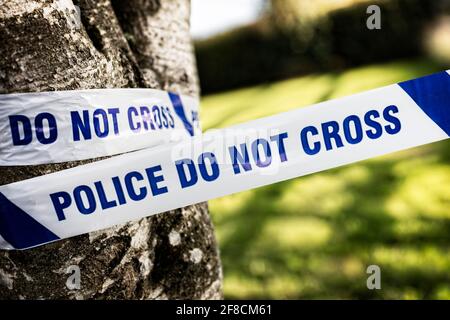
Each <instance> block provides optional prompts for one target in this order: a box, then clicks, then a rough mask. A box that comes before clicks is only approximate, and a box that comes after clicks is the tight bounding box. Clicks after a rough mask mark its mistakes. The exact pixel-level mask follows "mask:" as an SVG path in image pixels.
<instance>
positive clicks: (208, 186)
mask: <svg viewBox="0 0 450 320" xmlns="http://www.w3.org/2000/svg"><path fill="white" fill-rule="evenodd" d="M449 135H450V72H449V71H447V72H440V73H437V74H433V75H431V76H427V77H423V78H419V79H416V80H411V81H406V82H402V83H399V84H395V85H390V86H387V87H383V88H379V89H376V90H371V91H367V92H363V93H360V94H356V95H352V96H349V97H345V98H341V99H336V100H331V101H327V102H323V103H319V104H317V105H314V106H310V107H306V108H301V109H298V110H294V111H290V112H286V113H281V114H278V115H275V116H271V117H267V118H262V119H259V120H255V121H250V122H248V123H245V124H241V125H237V126H234V127H231V128H228V129H222V130H214V131H211V132H207V133H205V134H204V135H202V136H197V137H193V138H191V139H188V140H185V141H182V142H177V143H168V144H164V145H160V146H158V147H154V148H151V149H143V150H139V151H135V152H132V153H128V154H123V155H119V156H116V157H113V158H109V159H106V160H102V161H98V162H94V163H91V164H87V165H83V166H79V167H75V168H72V169H68V170H63V171H60V172H56V173H52V174H48V175H45V176H41V177H36V178H33V179H29V180H24V181H20V182H16V183H11V184H8V185H4V186H0V248H3V249H13V248H15V249H25V248H30V247H35V246H38V245H42V244H45V243H48V242H52V241H56V240H59V239H63V238H68V237H72V236H75V235H79V234H83V233H87V232H91V231H95V230H100V229H103V228H107V227H110V226H113V225H116V224H120V223H125V222H128V221H132V220H136V219H139V218H142V217H146V216H150V215H153V214H157V213H161V212H166V211H169V210H172V209H176V208H180V207H184V206H187V205H191V204H194V203H198V202H202V201H206V200H209V199H212V198H215V197H219V196H224V195H227V194H231V193H236V192H239V191H243V190H247V189H250V188H255V187H259V186H264V185H268V184H272V183H275V182H278V181H282V180H286V179H291V178H295V177H299V176H303V175H306V174H310V173H314V172H318V171H322V170H326V169H329V168H334V167H337V166H341V165H344V164H348V163H352V162H355V161H359V160H363V159H368V158H371V157H375V156H378V155H382V154H386V153H390V152H394V151H398V150H402V149H407V148H410V147H414V146H419V145H423V144H427V143H431V142H434V141H439V140H443V139H447V138H448V137H449Z"/></svg>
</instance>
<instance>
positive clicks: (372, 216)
mask: <svg viewBox="0 0 450 320" xmlns="http://www.w3.org/2000/svg"><path fill="white" fill-rule="evenodd" d="M438 70H439V66H437V65H435V64H433V63H431V62H428V61H426V60H412V61H400V62H394V63H389V64H383V65H374V66H367V67H362V68H357V69H352V70H349V71H346V72H343V73H326V74H318V75H311V76H306V77H301V78H297V79H291V80H286V81H282V82H277V83H273V84H269V85H261V86H257V87H253V88H246V89H241V90H237V91H232V92H226V93H221V94H216V95H213V96H208V97H205V98H204V99H203V101H202V113H201V115H202V121H203V125H204V128H205V129H208V128H212V127H226V126H228V125H232V124H236V123H239V122H244V121H247V120H251V119H255V118H259V117H263V116H268V115H271V114H275V113H278V112H282V111H286V110H289V109H293V108H296V107H302V106H306V105H309V104H312V103H317V102H320V101H323V100H328V99H332V98H336V97H340V96H343V95H348V94H352V93H355V92H359V91H363V90H367V89H371V88H375V87H379V86H382V85H387V84H391V83H395V82H398V81H402V80H407V79H411V78H415V77H419V76H422V75H425V74H429V73H432V72H435V71H438ZM449 147H450V143H449V141H448V140H447V141H444V142H438V143H434V144H430V145H426V146H422V147H419V148H414V149H410V150H407V151H403V152H398V153H395V154H391V155H387V156H383V157H378V158H374V159H370V160H367V161H363V162H359V163H356V164H352V165H347V166H344V167H340V168H337V169H333V170H329V171H325V172H322V173H317V174H313V175H310V176H306V177H302V178H298V179H294V180H290V181H286V182H281V183H277V184H273V185H270V186H267V187H262V188H258V189H254V190H250V191H246V192H241V193H238V194H235V195H231V196H227V197H223V198H219V199H215V200H212V201H210V211H211V214H212V217H213V220H214V223H215V226H216V231H217V237H218V241H219V247H220V250H221V256H222V262H223V268H224V291H225V296H226V298H237V299H242V298H278V299H279V298H288V299H291V298H308V299H309V298H313V299H314V298H338V299H341V298H344V299H345V298H377V299H379V298H382V299H387V298H395V299H421V298H439V299H450V161H449V160H450V148H449ZM371 264H376V265H378V266H380V268H381V285H382V289H381V290H368V289H367V287H366V279H367V277H368V275H367V274H366V268H367V266H369V265H371Z"/></svg>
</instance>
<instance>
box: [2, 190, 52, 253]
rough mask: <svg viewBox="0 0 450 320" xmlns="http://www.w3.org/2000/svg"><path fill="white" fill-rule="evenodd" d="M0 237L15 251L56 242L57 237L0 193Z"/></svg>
mask: <svg viewBox="0 0 450 320" xmlns="http://www.w3.org/2000/svg"><path fill="white" fill-rule="evenodd" d="M0 235H1V236H2V237H3V239H5V240H6V241H7V242H9V244H11V245H12V246H13V247H14V248H16V249H24V248H29V247H33V246H36V245H38V244H42V243H46V242H51V241H55V240H58V239H59V237H58V236H57V235H56V234H54V233H53V232H51V231H50V230H48V229H47V228H46V227H44V226H43V225H42V224H40V223H39V222H37V221H36V220H34V219H33V218H32V217H31V216H30V215H28V214H27V213H26V212H25V211H23V210H22V209H20V208H19V207H18V206H16V205H15V204H14V203H12V202H11V201H9V200H8V198H6V197H5V196H4V195H3V193H1V192H0Z"/></svg>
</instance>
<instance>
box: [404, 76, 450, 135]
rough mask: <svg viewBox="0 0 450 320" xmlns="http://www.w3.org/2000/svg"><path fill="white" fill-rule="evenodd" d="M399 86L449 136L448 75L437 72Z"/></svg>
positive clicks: (449, 100)
mask: <svg viewBox="0 0 450 320" xmlns="http://www.w3.org/2000/svg"><path fill="white" fill-rule="evenodd" d="M399 86H400V87H401V88H402V89H403V90H404V91H405V92H406V93H407V94H408V95H409V96H410V97H411V98H412V99H413V100H414V101H415V102H416V103H417V104H418V106H419V107H420V108H421V109H422V110H423V111H424V112H425V113H426V114H427V115H428V116H429V117H430V118H431V120H433V121H434V122H435V123H436V124H437V125H438V126H439V127H440V128H441V129H442V130H444V131H445V133H447V135H448V136H450V75H449V74H448V73H447V72H445V71H444V72H439V73H436V74H433V75H430V76H426V77H423V78H419V79H415V80H409V81H405V82H400V83H399Z"/></svg>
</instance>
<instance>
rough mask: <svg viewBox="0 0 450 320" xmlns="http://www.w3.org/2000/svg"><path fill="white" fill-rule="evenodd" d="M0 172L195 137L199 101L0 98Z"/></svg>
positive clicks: (145, 94)
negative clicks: (0, 169) (12, 167)
mask: <svg viewBox="0 0 450 320" xmlns="http://www.w3.org/2000/svg"><path fill="white" fill-rule="evenodd" d="M0 132H1V133H2V134H1V135H0V166H15V165H36V164H44V163H56V162H67V161H74V160H84V159H91V158H98V157H104V156H111V155H116V154H120V153H125V152H129V151H134V150H139V149H143V148H148V147H152V146H156V145H160V144H163V143H167V142H170V141H178V140H180V139H183V138H187V137H191V136H193V135H194V134H195V133H199V132H200V128H199V121H198V101H197V100H196V99H194V98H191V97H187V96H179V95H177V94H174V93H167V92H165V91H161V90H155V89H99V90H74V91H55V92H41V93H16V94H5V95H0Z"/></svg>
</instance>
